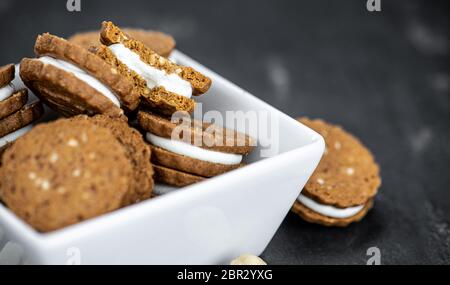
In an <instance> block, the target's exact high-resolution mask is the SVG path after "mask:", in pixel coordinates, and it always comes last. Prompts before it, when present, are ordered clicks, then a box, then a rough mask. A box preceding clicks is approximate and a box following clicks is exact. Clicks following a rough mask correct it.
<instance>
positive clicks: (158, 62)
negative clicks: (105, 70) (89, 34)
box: [100, 21, 211, 96]
mask: <svg viewBox="0 0 450 285" xmlns="http://www.w3.org/2000/svg"><path fill="white" fill-rule="evenodd" d="M100 41H101V42H102V43H103V44H104V45H107V46H109V45H112V44H117V43H121V44H123V45H124V46H126V47H127V48H129V49H130V50H132V51H133V52H135V53H137V54H138V55H139V57H140V58H141V60H142V61H144V62H145V63H147V64H148V65H150V66H152V67H155V68H157V69H160V70H164V71H165V72H166V73H168V74H172V73H175V74H178V75H179V76H180V77H181V78H183V79H185V80H186V81H188V82H190V83H191V85H192V88H193V94H192V95H194V96H195V95H201V94H203V93H205V92H206V91H208V89H209V87H210V86H211V79H210V78H208V77H207V76H205V75H203V74H201V73H200V72H198V71H196V70H194V69H193V68H191V67H187V66H180V65H177V64H175V63H173V62H171V61H170V60H168V59H166V58H164V57H162V56H160V55H158V54H157V53H156V52H154V51H153V50H151V49H149V48H148V47H146V46H145V45H144V44H143V43H141V42H139V41H137V40H136V39H133V38H132V37H130V36H129V35H125V34H124V33H123V32H122V31H121V30H120V29H119V28H118V27H117V26H115V25H114V24H113V23H112V22H106V21H105V22H103V23H102V29H101V32H100Z"/></svg>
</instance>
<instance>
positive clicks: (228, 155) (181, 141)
mask: <svg viewBox="0 0 450 285" xmlns="http://www.w3.org/2000/svg"><path fill="white" fill-rule="evenodd" d="M184 119H185V120H188V121H189V122H190V123H189V124H186V121H183V120H179V121H178V122H177V123H174V122H172V121H171V120H169V119H167V118H164V117H162V116H157V115H155V114H152V113H149V112H142V111H141V112H139V113H138V123H139V126H140V127H141V128H142V129H143V130H144V131H145V132H146V135H145V137H146V139H147V141H148V142H149V143H150V146H151V149H152V163H153V167H154V170H155V179H156V180H157V181H159V182H161V183H164V184H167V185H171V186H177V187H182V186H187V185H190V184H193V183H196V182H200V181H203V180H204V179H206V178H210V177H213V176H217V175H220V174H223V173H225V172H228V171H231V170H233V169H236V168H239V167H241V166H243V165H244V164H243V163H242V159H243V156H244V155H247V154H249V153H250V152H251V151H252V150H253V145H254V142H253V141H252V139H251V138H250V137H249V136H247V135H245V134H242V133H238V132H236V131H233V130H228V129H224V128H220V127H217V126H215V125H212V124H209V123H203V122H199V121H195V120H190V118H184ZM175 134H178V136H175Z"/></svg>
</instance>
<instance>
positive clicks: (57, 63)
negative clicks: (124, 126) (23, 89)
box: [20, 33, 140, 117]
mask: <svg viewBox="0 0 450 285" xmlns="http://www.w3.org/2000/svg"><path fill="white" fill-rule="evenodd" d="M35 53H36V55H37V57H38V58H35V59H28V58H25V59H23V60H22V62H21V65H20V76H21V78H22V80H23V81H24V83H25V84H26V85H27V87H29V88H30V89H31V90H32V91H33V92H34V93H36V95H37V96H38V97H39V98H40V99H41V100H43V101H44V102H45V103H47V105H49V106H50V107H52V108H53V109H56V110H57V111H59V112H60V113H62V114H63V115H65V116H71V115H77V114H88V115H94V114H98V113H100V114H106V115H109V116H111V117H121V116H123V111H122V110H121V107H123V108H124V109H125V110H126V111H132V110H134V109H135V108H137V106H138V104H139V100H140V94H138V93H137V90H135V89H134V84H133V82H132V81H131V80H129V79H128V78H126V77H124V76H122V75H120V74H119V73H118V72H117V70H115V69H114V68H111V66H110V65H109V64H107V63H106V62H105V61H103V60H102V59H101V58H100V57H98V56H96V55H94V54H92V53H91V52H89V51H88V50H86V49H84V48H82V47H80V46H77V45H75V44H72V43H70V42H68V41H66V40H65V39H63V38H59V37H57V36H53V35H50V34H48V33H46V34H43V35H39V36H38V38H37V39H36V43H35Z"/></svg>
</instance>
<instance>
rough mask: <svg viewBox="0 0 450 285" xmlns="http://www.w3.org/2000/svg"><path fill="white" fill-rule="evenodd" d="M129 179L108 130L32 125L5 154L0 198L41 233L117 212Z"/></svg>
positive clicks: (73, 124)
mask: <svg viewBox="0 0 450 285" xmlns="http://www.w3.org/2000/svg"><path fill="white" fill-rule="evenodd" d="M111 150H114V151H111ZM131 179H133V167H132V164H131V161H130V160H129V159H128V157H127V152H126V150H125V148H124V147H123V145H122V144H121V143H119V142H118V141H117V139H116V137H115V136H114V135H113V133H112V132H111V131H110V130H109V129H107V128H103V127H99V126H98V125H96V124H94V123H92V122H90V121H88V120H85V121H83V122H81V121H77V120H70V119H59V120H57V121H54V122H51V123H45V124H39V125H37V126H36V127H35V128H33V130H31V131H30V132H29V133H27V134H26V135H24V136H23V137H21V138H19V139H18V140H17V141H15V142H14V144H13V145H12V146H11V147H9V148H8V149H7V150H6V151H5V153H4V154H3V164H2V167H0V199H1V200H2V201H3V202H4V203H5V204H6V206H7V207H9V208H10V209H11V211H13V212H14V213H15V214H16V215H18V216H19V217H20V218H22V219H23V220H24V221H26V222H27V223H28V224H30V225H31V226H32V227H34V228H35V229H36V230H38V231H42V232H47V231H52V230H56V229H59V228H62V227H65V226H68V225H71V224H74V223H77V222H80V221H83V220H86V219H89V218H92V217H95V216H98V215H101V214H104V213H107V212H110V211H112V210H115V209H118V208H119V207H121V206H122V205H123V199H124V196H125V195H126V194H127V193H128V192H129V189H130V182H131Z"/></svg>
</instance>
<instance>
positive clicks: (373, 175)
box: [299, 118, 381, 208]
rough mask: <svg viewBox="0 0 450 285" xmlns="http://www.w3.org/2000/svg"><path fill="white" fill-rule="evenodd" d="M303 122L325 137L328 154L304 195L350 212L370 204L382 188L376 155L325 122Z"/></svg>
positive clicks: (303, 119) (307, 120)
mask: <svg viewBox="0 0 450 285" xmlns="http://www.w3.org/2000/svg"><path fill="white" fill-rule="evenodd" d="M299 121H300V122H301V123H303V124H305V125H306V126H308V127H310V128H311V129H313V130H315V131H316V132H318V133H319V134H321V135H322V136H323V138H324V139H325V143H326V149H325V153H324V155H323V157H322V159H321V161H320V163H319V165H318V166H317V168H316V170H315V171H314V173H313V174H312V176H311V178H310V179H309V181H308V182H307V183H306V185H305V187H304V189H303V192H302V194H304V195H305V196H307V197H309V198H311V199H313V200H315V201H316V202H318V203H320V204H325V205H329V206H334V207H337V208H348V207H353V206H358V205H363V204H366V203H367V202H368V201H369V200H371V199H372V198H373V197H374V196H375V195H376V193H377V191H378V188H379V186H380V184H381V178H380V175H379V167H378V165H377V163H376V162H375V160H374V157H373V155H372V153H371V152H370V151H369V150H368V149H367V148H366V147H365V146H364V145H363V144H362V143H361V142H360V141H359V140H358V139H357V138H356V137H354V136H353V135H351V134H349V133H348V132H346V131H345V130H343V129H342V128H341V127H339V126H335V125H332V124H328V123H326V122H324V121H322V120H309V119H307V118H301V119H299Z"/></svg>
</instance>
